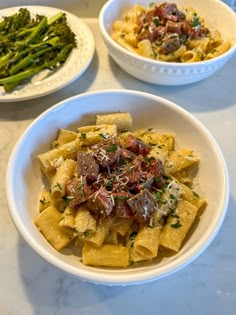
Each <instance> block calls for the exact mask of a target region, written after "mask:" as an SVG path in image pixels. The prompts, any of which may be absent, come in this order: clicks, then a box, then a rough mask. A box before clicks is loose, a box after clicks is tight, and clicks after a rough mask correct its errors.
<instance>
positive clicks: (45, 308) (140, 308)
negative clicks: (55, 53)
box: [0, 0, 236, 315]
mask: <svg viewBox="0 0 236 315" xmlns="http://www.w3.org/2000/svg"><path fill="white" fill-rule="evenodd" d="M104 2H105V1H99V0H96V1H93V2H92V1H90V2H89V1H78V0H77V1H74V0H67V1H59V0H45V1H37V3H36V1H24V4H29V3H30V4H41V5H51V6H56V7H60V8H61V9H64V10H67V11H70V12H72V13H74V14H77V15H78V16H80V13H81V15H82V16H83V17H84V18H85V21H86V22H87V24H88V25H89V27H90V28H91V30H92V32H93V34H94V37H95V41H96V52H95V55H94V59H93V61H92V63H91V65H90V67H89V68H88V69H87V71H86V72H85V73H84V74H83V75H82V76H81V77H80V78H79V79H78V80H76V81H75V82H74V83H72V84H71V85H69V86H67V87H66V88H64V89H62V90H61V91H58V92H56V93H53V94H52V95H48V96H45V97H42V98H38V99H35V100H30V101H24V102H19V103H0V135H1V136H0V152H1V158H0V174H1V176H2V181H1V182H0V202H1V220H0V252H1V258H0V279H1V280H0V315H31V314H37V315H53V314H55V315H64V314H65V315H83V314H84V315H85V314H86V315H98V314H99V315H100V314H101V315H120V314H123V315H130V314H135V315H143V314H149V315H152V314H155V315H156V314H164V315H173V314H177V315H178V314H181V315H190V314H191V315H212V314H214V315H222V314H224V315H236V307H235V306H236V300H235V297H236V271H235V266H236V250H235V248H236V228H235V224H236V212H235V209H236V163H235V159H236V147H235V145H234V136H235V134H236V118H235V117H236V85H235V69H236V57H234V58H232V59H231V60H230V61H229V63H228V64H227V65H225V66H224V67H223V68H222V69H221V70H220V71H219V72H217V73H216V74H214V75H213V76H212V77H211V78H209V79H206V80H205V81H202V82H199V83H195V84H191V85H188V86H182V87H161V86H155V85H151V84H147V83H144V82H141V81H138V80H136V79H134V78H132V77H131V76H129V75H128V74H126V73H125V72H124V71H122V70H121V69H120V68H119V67H118V66H117V65H116V64H115V63H114V62H113V60H112V59H110V58H109V56H108V53H107V50H106V48H105V46H104V44H103V42H102V38H101V36H100V33H99V29H98V23H97V19H96V15H95V13H94V8H93V7H92V6H91V5H89V3H90V4H91V3H93V5H94V4H95V3H96V8H95V9H96V10H97V11H99V8H100V7H101V5H102V3H104ZM4 3H5V5H4ZM6 3H7V1H5V0H1V3H0V8H3V7H6V6H7V5H6ZM10 4H11V6H13V5H21V4H23V2H22V1H17V0H14V1H13V0H11V1H10ZM97 11H96V12H97ZM109 88H115V89H116V88H124V89H135V90H140V91H145V92H149V93H152V94H156V95H159V96H162V97H165V98H167V99H169V100H171V101H173V102H175V103H177V104H179V105H181V106H182V107H183V108H185V109H186V110H188V111H190V112H191V113H192V114H194V115H195V116H196V117H197V118H198V119H199V120H200V121H201V122H202V123H204V124H205V126H206V127H207V128H208V129H209V130H210V132H211V133H212V134H213V136H214V137H215V139H216V140H217V141H218V143H219V145H220V147H221V149H222V151H223V154H224V156H225V159H226V162H227V165H228V169H229V174H230V184H231V194H230V201H229V207H228V212H227V215H226V218H225V221H224V223H223V225H222V228H221V229H220V232H219V233H218V235H217V236H216V238H215V240H214V241H213V242H212V244H211V245H210V246H209V247H208V248H207V250H206V251H205V252H204V253H202V254H201V256H200V257H198V258H197V259H196V260H195V261H194V262H193V263H192V264H190V265H189V266H187V267H185V268H184V269H182V270H181V271H179V272H177V273H175V274H173V275H171V276H169V277H166V278H163V279H161V280H158V281H154V282H151V283H147V284H143V285H139V286H128V287H107V286H102V285H94V284H91V283H85V282H81V281H80V280H78V279H76V278H74V277H72V276H70V275H68V274H66V273H64V272H62V271H60V270H58V269H56V268H55V267H53V266H51V265H49V264H48V263H47V262H45V261H44V260H43V259H42V258H40V257H39V256H38V255H37V254H35V253H34V252H33V250H32V249H31V248H30V247H29V246H28V245H27V244H26V243H25V241H24V240H23V239H22V238H21V236H20V235H19V234H18V232H17V231H16V229H15V227H14V225H13V223H12V221H11V219H10V216H9V213H8V208H7V203H6V198H5V184H4V180H3V179H4V176H5V170H6V166H7V162H8V159H9V155H10V153H11V150H12V149H13V147H14V144H15V143H16V141H17V139H18V138H19V136H20V134H21V133H22V132H23V131H24V130H25V129H26V127H27V126H28V125H29V124H30V123H31V122H32V121H33V119H34V118H35V117H37V116H38V115H39V114H40V113H42V112H43V111H44V110H45V109H47V108H49V107H51V106H52V105H54V104H56V103H57V102H59V101H61V100H63V99H65V98H68V97H70V96H72V95H76V94H78V93H83V92H86V91H95V90H100V89H109ZM212 184H213V185H214V183H212ZM212 215H214V213H213V214H212Z"/></svg>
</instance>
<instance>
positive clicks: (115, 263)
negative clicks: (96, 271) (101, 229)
mask: <svg viewBox="0 0 236 315" xmlns="http://www.w3.org/2000/svg"><path fill="white" fill-rule="evenodd" d="M82 259H83V263H84V264H85V265H93V266H104V267H117V268H118V267H124V268H125V267H128V265H129V251H128V248H127V247H125V246H122V245H112V244H104V245H102V246H101V247H99V248H98V247H96V246H94V245H92V244H90V243H87V242H86V243H85V244H84V246H83V250H82Z"/></svg>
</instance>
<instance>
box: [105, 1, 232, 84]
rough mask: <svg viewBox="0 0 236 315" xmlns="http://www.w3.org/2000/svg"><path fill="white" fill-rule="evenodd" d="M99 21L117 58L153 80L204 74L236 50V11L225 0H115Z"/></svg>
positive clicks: (125, 67)
mask: <svg viewBox="0 0 236 315" xmlns="http://www.w3.org/2000/svg"><path fill="white" fill-rule="evenodd" d="M99 25H100V31H101V34H102V36H103V39H104V42H105V44H106V46H107V48H108V51H109V54H110V56H111V57H112V58H113V59H114V61H115V62H116V63H117V64H118V65H119V66H120V67H121V68H122V69H123V70H125V71H126V72H128V73H129V74H131V75H132V76H134V77H136V78H138V79H140V80H143V81H146V82H150V83H154V84H160V85H184V84H189V83H193V82H197V81H200V80H202V79H205V78H207V77H209V76H210V75H212V74H213V73H214V72H216V71H217V70H218V69H220V68H221V67H222V66H223V65H224V64H225V63H226V62H227V61H228V60H229V59H230V58H231V57H232V55H233V54H234V52H235V50H236V35H235V33H234V32H232V29H234V28H236V16H235V13H234V12H233V10H232V9H231V8H230V7H228V6H227V5H226V4H224V3H223V2H221V1H214V0H209V1H207V2H206V1H204V0H201V1H193V0H177V1H175V2H163V1H155V2H152V3H150V1H148V0H138V1H135V0H128V1H124V0H117V1H116V0H110V1H108V2H107V3H106V4H105V5H104V7H103V8H102V10H101V12H100V15H99Z"/></svg>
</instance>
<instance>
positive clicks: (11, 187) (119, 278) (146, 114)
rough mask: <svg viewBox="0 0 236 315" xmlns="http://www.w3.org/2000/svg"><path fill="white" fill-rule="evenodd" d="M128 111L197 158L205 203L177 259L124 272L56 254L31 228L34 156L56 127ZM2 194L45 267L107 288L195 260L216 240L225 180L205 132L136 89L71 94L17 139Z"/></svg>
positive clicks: (36, 173) (37, 188)
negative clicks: (169, 135)
mask: <svg viewBox="0 0 236 315" xmlns="http://www.w3.org/2000/svg"><path fill="white" fill-rule="evenodd" d="M120 111H128V112H130V113H131V115H132V117H133V120H134V128H140V127H149V128H150V127H153V128H157V129H158V130H160V131H163V132H164V131H165V132H173V133H175V134H176V139H177V145H178V146H186V147H189V148H192V149H193V150H195V151H196V152H197V153H198V154H199V156H200V158H201V162H200V167H199V172H198V175H197V179H196V180H197V182H198V183H199V186H198V190H197V192H199V193H200V194H201V195H203V196H205V197H206V198H207V200H208V205H207V207H206V209H205V211H204V213H203V214H202V216H201V218H200V221H199V223H198V224H197V226H196V227H195V229H194V231H193V233H192V235H191V237H190V238H189V240H188V241H187V242H186V243H185V244H184V246H183V247H182V249H181V250H180V252H179V253H178V254H176V255H173V256H170V257H165V258H163V259H162V260H161V261H159V262H158V261H155V260H154V261H153V262H151V263H147V264H142V265H141V266H140V267H132V268H127V269H109V268H96V267H89V266H84V265H83V264H82V263H81V261H80V260H79V259H78V257H76V256H73V255H69V254H68V255H65V254H62V253H59V252H57V251H56V250H54V249H53V248H52V246H51V245H50V244H49V243H48V242H47V241H46V240H45V238H44V237H43V236H42V234H41V233H40V232H39V231H38V229H37V228H36V226H35V225H34V218H35V217H36V215H37V214H38V200H39V194H40V192H41V190H42V186H43V182H42V178H41V176H40V169H39V165H38V163H37V161H36V156H37V155H38V154H39V153H42V152H45V151H46V150H48V149H49V148H50V143H51V142H52V141H53V140H54V139H55V137H56V135H57V131H58V129H59V128H72V129H75V130H76V127H78V126H79V125H84V124H91V123H93V122H94V119H95V114H98V113H111V112H120ZM6 192H7V200H8V205H9V210H10V214H11V217H12V220H13V222H14V223H15V226H16V228H17V229H18V231H19V232H20V233H21V235H22V236H23V237H24V239H25V240H26V241H27V243H28V244H29V245H30V246H31V247H32V248H33V249H34V250H35V251H36V252H37V253H38V254H39V255H40V256H42V257H43V258H45V259H46V260H47V261H48V262H49V263H51V264H53V265H55V266H57V267H58V268H60V269H62V270H64V271H66V272H68V273H70V274H73V275H75V276H78V277H79V278H80V279H83V280H87V281H91V282H94V283H103V284H109V285H121V284H122V285H127V284H134V283H136V284H137V283H142V282H146V281H151V280H154V279H158V278H161V277H164V276H167V275H169V274H171V273H173V272H175V271H177V270H179V269H181V268H183V267H184V266H186V265H187V264H189V263H190V262H191V261H192V260H193V259H195V258H196V257H197V256H198V255H199V254H200V253H201V252H202V251H203V250H204V249H206V248H207V246H208V245H209V244H210V242H211V241H212V240H213V238H214V237H215V235H216V233H217V232H218V230H219V228H220V226H221V224H222V222H223V219H224V216H225V212H226V209H227V203H228V197H229V181H228V174H227V168H226V165H225V161H224V158H223V156H222V153H221V151H220V149H219V147H218V145H217V143H216V141H215V140H214V138H213V137H212V136H211V134H210V133H209V132H208V131H207V129H206V128H205V127H204V126H203V125H202V124H201V123H200V122H199V121H198V120H197V119H196V118H194V116H192V115H191V114H189V113H188V112H187V111H185V110H184V109H183V108H181V107H179V106H177V105H175V104H174V103H171V102H169V101H167V100H165V99H163V98H161V97H158V96H154V95H151V94H146V93H142V92H137V91H128V90H106V91H100V92H92V93H85V94H81V95H78V96H74V97H72V98H69V99H67V100H65V101H62V102H60V103H59V104H57V105H55V106H53V107H51V108H49V109H48V110H47V111H45V112H44V113H42V114H41V115H40V116H39V117H38V118H37V119H36V120H35V121H34V122H33V123H32V124H31V125H30V126H29V127H28V129H27V130H26V131H25V132H24V133H23V135H22V136H21V137H20V139H19V140H18V142H17V144H16V146H15V148H14V150H13V152H12V154H11V157H10V160H9V164H8V168H7V175H6Z"/></svg>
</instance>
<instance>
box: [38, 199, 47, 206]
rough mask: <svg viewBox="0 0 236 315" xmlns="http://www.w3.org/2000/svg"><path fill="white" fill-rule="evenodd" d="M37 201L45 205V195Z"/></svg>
mask: <svg viewBox="0 0 236 315" xmlns="http://www.w3.org/2000/svg"><path fill="white" fill-rule="evenodd" d="M39 202H40V203H41V205H42V206H43V205H45V204H46V199H45V197H44V198H43V199H40V200H39Z"/></svg>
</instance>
